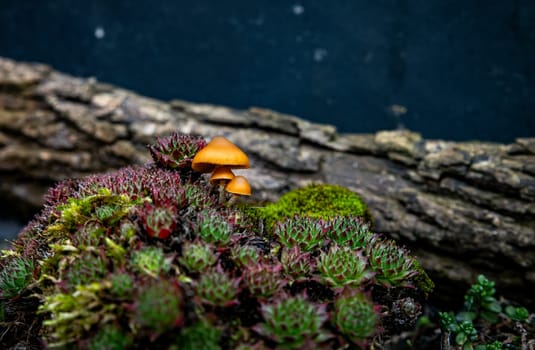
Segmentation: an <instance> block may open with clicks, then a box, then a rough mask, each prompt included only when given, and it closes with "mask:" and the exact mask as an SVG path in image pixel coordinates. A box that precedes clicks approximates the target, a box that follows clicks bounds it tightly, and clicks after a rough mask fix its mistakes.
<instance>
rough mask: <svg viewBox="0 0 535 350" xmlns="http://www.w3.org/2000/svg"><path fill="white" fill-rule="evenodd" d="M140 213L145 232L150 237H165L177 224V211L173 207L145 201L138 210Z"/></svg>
mask: <svg viewBox="0 0 535 350" xmlns="http://www.w3.org/2000/svg"><path fill="white" fill-rule="evenodd" d="M138 214H139V215H140V220H141V224H142V225H143V228H144V229H145V232H147V234H148V235H149V236H150V237H156V238H160V239H165V238H167V237H169V235H170V234H171V233H172V232H173V231H174V230H175V228H176V225H177V218H176V211H175V209H174V208H173V207H163V206H156V205H154V204H151V203H145V204H144V206H143V207H142V209H140V210H138Z"/></svg>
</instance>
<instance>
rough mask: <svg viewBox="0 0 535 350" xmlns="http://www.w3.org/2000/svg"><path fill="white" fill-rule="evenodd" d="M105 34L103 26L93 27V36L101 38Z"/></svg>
mask: <svg viewBox="0 0 535 350" xmlns="http://www.w3.org/2000/svg"><path fill="white" fill-rule="evenodd" d="M105 36H106V32H105V31H104V28H103V27H101V26H98V27H96V28H95V38H97V39H102V38H104V37H105Z"/></svg>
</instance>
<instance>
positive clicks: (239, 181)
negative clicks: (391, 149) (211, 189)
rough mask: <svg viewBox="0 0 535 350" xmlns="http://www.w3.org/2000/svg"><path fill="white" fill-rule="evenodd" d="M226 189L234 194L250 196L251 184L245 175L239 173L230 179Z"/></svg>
mask: <svg viewBox="0 0 535 350" xmlns="http://www.w3.org/2000/svg"><path fill="white" fill-rule="evenodd" d="M225 191H227V192H229V193H232V194H239V195H242V196H250V195H251V185H249V181H247V179H246V178H245V176H241V175H238V176H234V178H233V179H232V180H230V182H229V183H228V184H227V186H226V187H225Z"/></svg>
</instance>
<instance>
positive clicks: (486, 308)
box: [464, 275, 502, 322]
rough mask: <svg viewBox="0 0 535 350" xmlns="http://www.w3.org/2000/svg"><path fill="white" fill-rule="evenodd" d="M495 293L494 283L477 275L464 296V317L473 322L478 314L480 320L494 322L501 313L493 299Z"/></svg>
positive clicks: (497, 303) (500, 308)
mask: <svg viewBox="0 0 535 350" xmlns="http://www.w3.org/2000/svg"><path fill="white" fill-rule="evenodd" d="M495 293H496V289H495V288H494V281H490V280H489V279H487V277H485V276H484V275H479V276H478V277H477V281H476V283H474V284H472V285H471V286H470V289H469V290H468V292H467V293H466V294H465V296H464V309H465V317H466V318H468V319H471V320H474V319H475V318H476V317H477V316H478V315H477V313H478V312H479V313H480V315H479V316H481V317H482V318H484V319H486V320H488V321H491V322H495V321H496V320H497V319H498V314H499V313H500V312H501V311H502V307H501V305H500V303H499V302H498V300H496V298H495V297H494V294H495Z"/></svg>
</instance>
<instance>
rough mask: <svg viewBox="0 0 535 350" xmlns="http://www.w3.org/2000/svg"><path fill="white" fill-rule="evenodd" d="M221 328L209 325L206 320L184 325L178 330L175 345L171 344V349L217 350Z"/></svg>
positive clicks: (219, 347)
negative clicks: (178, 334) (178, 333)
mask: <svg viewBox="0 0 535 350" xmlns="http://www.w3.org/2000/svg"><path fill="white" fill-rule="evenodd" d="M221 334H222V332H221V329H219V328H217V327H215V326H212V325H210V324H209V323H208V322H207V321H198V322H197V323H195V324H193V325H191V326H188V327H185V328H184V329H182V331H181V332H180V336H179V337H178V339H177V345H176V346H172V347H171V349H172V350H175V349H176V350H200V349H202V350H219V349H221V346H220V345H219V339H220V338H221Z"/></svg>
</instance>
